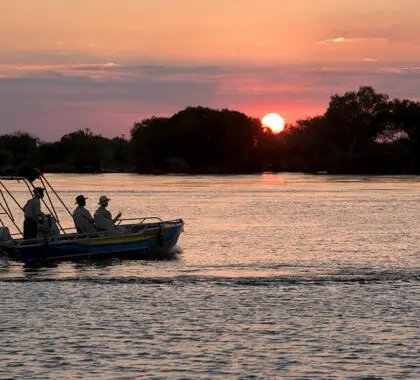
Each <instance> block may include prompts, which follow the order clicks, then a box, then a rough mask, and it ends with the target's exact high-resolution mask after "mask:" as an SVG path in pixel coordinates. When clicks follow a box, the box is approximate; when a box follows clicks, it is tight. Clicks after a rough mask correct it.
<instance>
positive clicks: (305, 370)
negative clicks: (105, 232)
mask: <svg viewBox="0 0 420 380" xmlns="http://www.w3.org/2000/svg"><path fill="white" fill-rule="evenodd" d="M48 179H49V180H50V182H51V183H52V184H53V185H55V188H56V189H57V190H58V192H59V193H60V194H61V195H62V197H63V199H64V200H65V202H66V203H67V204H69V205H71V207H73V204H74V197H75V196H76V195H78V194H79V193H80V194H85V195H87V196H88V197H89V200H88V207H89V208H90V209H91V210H92V211H94V210H95V208H96V207H97V206H96V203H97V199H98V198H99V196H100V195H102V194H106V195H107V196H109V197H110V198H111V199H112V200H111V202H110V210H111V211H112V212H113V214H116V213H117V212H118V211H122V212H123V214H124V216H126V217H129V216H138V215H141V216H159V217H161V218H164V219H175V218H182V219H184V221H185V232H184V233H183V234H182V235H181V237H180V240H179V244H178V246H177V247H176V250H177V255H176V256H175V258H174V259H173V260H168V261H119V260H107V261H97V262H90V263H89V262H86V263H77V264H76V263H62V264H60V265H57V266H51V267H44V268H25V267H24V266H23V265H21V264H19V263H15V262H11V261H8V260H6V259H5V258H3V259H0V260H1V261H0V307H1V309H0V310H1V325H0V337H1V338H0V339H1V341H0V343H1V344H0V363H1V366H0V378H1V379H3V378H4V379H6V378H15V379H24V378H25V379H48V378H50V379H59V378H62V379H63V378H66V379H73V378H85V379H86V378H89V379H94V378H101V379H132V378H133V379H134V378H148V379H151V378H153V379H163V378H175V379H180V378H184V379H185V378H211V379H217V378H240V379H245V378H253V379H257V378H264V379H267V378H278V379H289V378H298V379H317V378H322V379H325V378H328V379H381V378H384V379H385V378H392V379H396V378H401V379H418V378H420V331H419V330H420V329H419V319H420V318H419V317H420V248H419V242H420V228H419V225H420V213H419V195H420V177H350V176H343V177H339V176H334V177H333V176H308V175H300V174H278V175H272V174H264V175H256V176H198V177H188V176H156V177H154V176H137V175H129V174H107V175H83V176H82V175H57V174H56V175H49V176H48ZM12 187H13V189H14V191H16V194H17V198H18V199H19V200H23V199H25V197H26V196H27V194H25V193H24V192H23V187H19V186H17V185H13V186H12ZM59 212H60V215H62V216H63V218H64V217H65V213H64V209H63V208H60V207H59ZM18 214H19V213H18ZM19 218H20V219H18V223H21V216H20V215H19ZM64 224H66V222H64Z"/></svg>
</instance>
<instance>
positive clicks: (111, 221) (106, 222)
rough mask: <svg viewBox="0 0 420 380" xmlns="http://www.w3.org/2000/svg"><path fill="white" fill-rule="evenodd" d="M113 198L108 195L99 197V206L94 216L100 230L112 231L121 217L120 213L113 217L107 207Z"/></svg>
mask: <svg viewBox="0 0 420 380" xmlns="http://www.w3.org/2000/svg"><path fill="white" fill-rule="evenodd" d="M110 200H111V199H110V198H108V197H107V196H106V195H102V196H101V197H100V198H99V203H98V205H99V208H98V209H97V210H96V211H95V214H94V215H93V218H94V220H95V226H96V229H97V230H98V231H110V230H113V229H115V223H116V222H117V221H118V220H119V219H120V218H121V213H119V214H118V215H117V216H116V217H115V218H112V215H111V213H110V212H109V211H108V210H107V209H106V208H107V207H108V204H109V201H110Z"/></svg>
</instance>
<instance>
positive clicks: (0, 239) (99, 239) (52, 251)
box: [0, 167, 184, 263]
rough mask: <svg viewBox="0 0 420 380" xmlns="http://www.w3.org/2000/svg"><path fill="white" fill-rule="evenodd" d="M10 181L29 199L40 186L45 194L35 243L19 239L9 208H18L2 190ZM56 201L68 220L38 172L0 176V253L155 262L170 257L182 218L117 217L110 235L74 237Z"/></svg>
mask: <svg viewBox="0 0 420 380" xmlns="http://www.w3.org/2000/svg"><path fill="white" fill-rule="evenodd" d="M10 182H14V183H19V184H21V185H22V186H24V187H26V189H27V190H28V191H29V194H30V196H32V192H33V190H34V189H35V188H36V187H37V186H39V187H43V188H44V192H45V196H44V198H43V199H41V202H42V205H43V207H44V209H45V210H48V212H49V214H44V215H43V218H44V223H43V224H42V225H43V226H44V227H43V228H41V229H39V231H38V236H37V237H36V238H34V239H24V238H23V232H22V230H21V228H20V227H19V225H18V224H17V220H16V216H15V215H14V213H13V212H12V209H13V207H11V205H12V204H14V205H15V206H18V207H19V209H20V210H23V207H22V205H21V204H20V203H19V202H18V200H17V198H16V196H14V194H13V192H12V191H11V190H10V186H7V185H8V184H9V183H10ZM37 183H39V185H38V184H37ZM57 202H59V204H60V207H61V208H62V209H64V210H65V213H66V214H68V215H69V217H70V218H71V219H70V220H71V221H73V216H72V213H71V211H70V210H69V208H68V207H67V205H66V204H65V203H64V201H63V200H62V198H61V197H60V195H59V194H58V193H57V191H56V190H55V189H54V188H53V187H52V185H51V184H50V183H49V181H48V180H47V178H46V177H45V175H44V174H43V173H42V172H41V171H39V170H37V169H35V168H29V167H22V168H19V169H10V170H7V171H5V172H3V173H0V254H3V255H7V256H8V257H10V258H11V259H13V260H17V261H21V262H23V263H38V262H54V261H73V260H80V259H104V258H109V257H115V258H119V257H121V258H125V257H130V258H136V259H142V258H145V259H150V258H160V257H165V256H167V255H171V254H172V252H173V249H174V247H175V246H176V244H177V242H178V239H179V236H180V234H181V233H182V232H183V231H184V221H183V220H182V219H175V220H166V221H165V220H162V219H161V218H159V217H155V216H152V217H137V218H128V219H120V220H119V221H118V222H117V224H116V226H115V229H113V230H111V231H96V232H93V233H78V232H77V231H76V229H75V227H66V228H65V227H63V223H62V222H61V220H60V217H59V215H58V213H57V207H56V204H55V203H57ZM15 208H16V207H15ZM4 219H6V220H7V221H8V222H9V225H7V223H6V222H5V221H4ZM72 224H73V223H72Z"/></svg>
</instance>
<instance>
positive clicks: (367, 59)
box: [362, 58, 379, 62]
mask: <svg viewBox="0 0 420 380" xmlns="http://www.w3.org/2000/svg"><path fill="white" fill-rule="evenodd" d="M362 61H363V62H378V61H379V59H377V58H363V59H362Z"/></svg>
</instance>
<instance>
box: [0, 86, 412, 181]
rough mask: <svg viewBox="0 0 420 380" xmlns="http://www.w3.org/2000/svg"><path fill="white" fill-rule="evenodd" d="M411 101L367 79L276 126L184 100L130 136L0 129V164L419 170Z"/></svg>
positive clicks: (146, 169)
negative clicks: (50, 138)
mask: <svg viewBox="0 0 420 380" xmlns="http://www.w3.org/2000/svg"><path fill="white" fill-rule="evenodd" d="M419 144H420V103H419V102H415V101H411V100H407V99H390V98H389V97H388V96H387V95H386V94H381V93H377V92H376V91H375V90H374V89H373V88H371V87H360V88H359V89H358V90H357V91H349V92H346V93H345V94H344V95H334V96H332V97H331V99H330V102H329V105H328V107H327V109H326V111H325V113H324V114H323V115H319V116H316V117H311V118H306V119H303V120H299V121H297V122H296V123H294V124H293V125H287V126H286V128H285V130H284V131H283V132H281V133H279V134H276V133H273V132H272V131H270V130H269V129H267V128H265V127H263V125H262V124H261V121H260V120H259V119H255V118H251V117H249V116H247V115H245V114H244V113H241V112H237V111H233V110H228V109H222V110H216V109H211V108H207V107H187V108H185V109H184V110H182V111H180V112H178V113H176V114H174V115H173V116H171V117H152V118H148V119H144V120H142V121H140V122H136V123H134V125H133V127H132V128H131V132H130V137H129V138H125V137H115V138H111V139H110V138H106V137H103V136H101V135H99V134H94V133H93V132H92V131H91V130H89V129H85V130H78V131H75V132H72V133H69V134H66V135H64V136H63V137H62V138H61V139H60V140H59V141H55V142H45V141H41V140H40V139H38V138H37V137H35V136H32V135H30V134H28V133H22V132H16V133H13V134H8V135H2V136H0V167H2V168H5V167H10V166H19V165H23V164H30V165H32V166H37V167H38V168H40V169H41V170H43V171H45V172H101V171H107V170H108V171H127V172H137V173H143V174H163V173H189V174H242V173H259V172H264V171H274V172H281V171H289V172H306V173H318V172H326V173H331V174H419V173H420V149H419Z"/></svg>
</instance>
